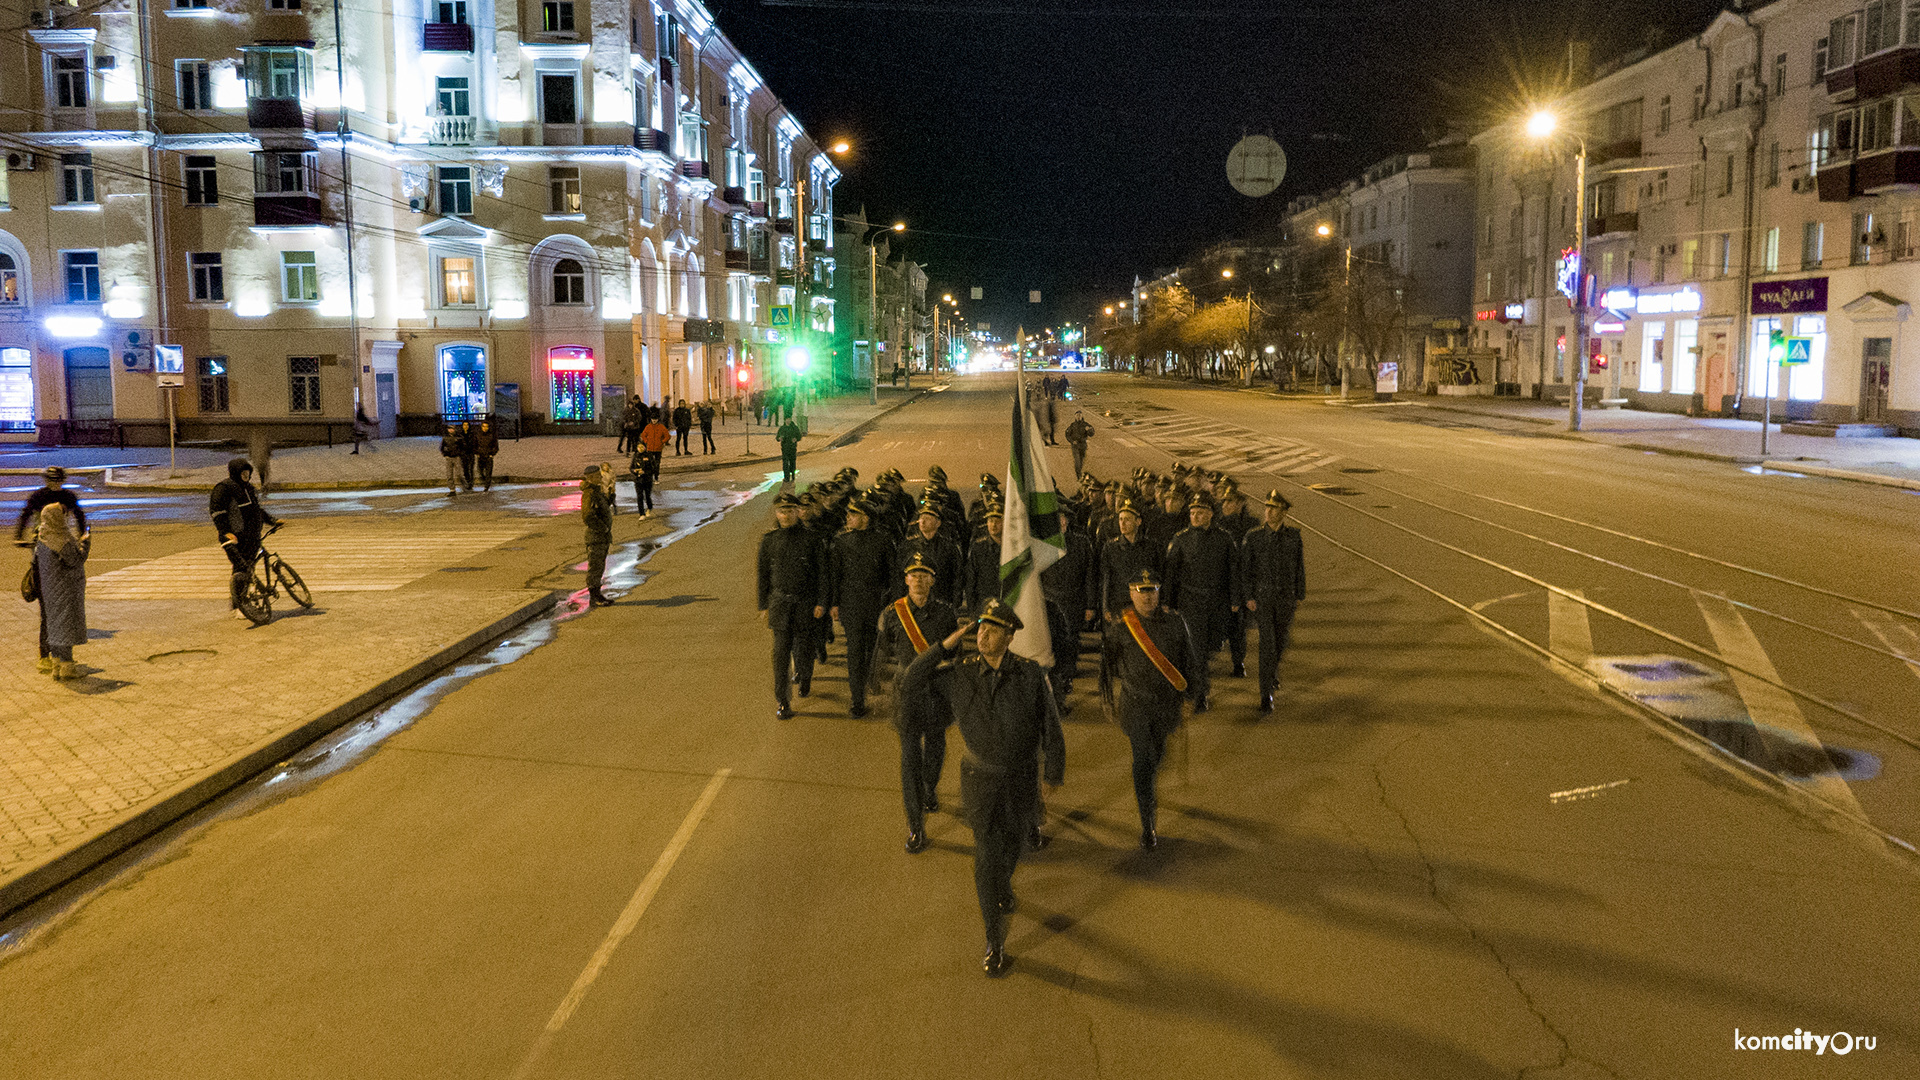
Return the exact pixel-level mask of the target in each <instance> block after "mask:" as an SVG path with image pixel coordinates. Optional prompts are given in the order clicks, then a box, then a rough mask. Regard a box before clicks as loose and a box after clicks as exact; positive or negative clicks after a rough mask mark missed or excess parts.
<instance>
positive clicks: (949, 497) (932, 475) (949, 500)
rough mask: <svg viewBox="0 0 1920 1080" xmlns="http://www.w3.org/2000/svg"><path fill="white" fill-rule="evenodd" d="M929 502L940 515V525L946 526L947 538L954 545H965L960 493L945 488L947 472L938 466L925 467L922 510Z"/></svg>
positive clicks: (921, 499) (962, 507) (965, 520)
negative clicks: (925, 482)
mask: <svg viewBox="0 0 1920 1080" xmlns="http://www.w3.org/2000/svg"><path fill="white" fill-rule="evenodd" d="M929 502H931V503H932V504H933V509H934V511H935V512H936V513H938V514H939V515H940V523H941V524H942V525H944V526H946V529H947V536H948V537H949V538H950V539H952V540H953V542H954V543H955V544H964V543H966V540H964V539H963V537H964V536H965V534H966V528H967V508H966V507H965V506H964V505H962V504H961V502H960V493H959V492H957V491H955V490H953V489H952V488H950V487H948V486H947V470H945V469H943V468H941V467H940V466H938V465H929V466H927V487H926V490H925V491H923V492H922V493H921V495H920V505H921V507H922V508H923V509H924V508H925V506H926V504H927V503H929Z"/></svg>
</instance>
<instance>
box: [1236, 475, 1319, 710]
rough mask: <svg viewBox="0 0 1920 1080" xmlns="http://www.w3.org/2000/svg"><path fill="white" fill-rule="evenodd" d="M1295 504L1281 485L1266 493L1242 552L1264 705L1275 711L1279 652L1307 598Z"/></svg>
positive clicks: (1267, 708) (1245, 587)
mask: <svg viewBox="0 0 1920 1080" xmlns="http://www.w3.org/2000/svg"><path fill="white" fill-rule="evenodd" d="M1292 508H1293V504H1292V503H1290V502H1288V501H1287V497H1286V496H1285V495H1282V494H1280V493H1279V492H1278V491H1271V492H1268V493H1267V502H1266V509H1265V516H1266V521H1265V523H1264V524H1263V525H1261V526H1260V527H1259V528H1257V529H1254V530H1253V531H1252V532H1249V533H1247V539H1246V542H1245V544H1244V545H1243V546H1242V548H1241V552H1240V564H1241V573H1242V579H1243V580H1244V582H1245V584H1244V585H1243V586H1242V590H1243V592H1244V594H1245V596H1246V598H1247V610H1248V611H1250V612H1252V613H1253V623H1254V626H1255V627H1257V628H1258V629H1259V632H1260V711H1261V712H1263V713H1270V712H1272V711H1273V695H1274V692H1275V691H1276V690H1278V689H1279V688H1280V655H1281V654H1282V653H1284V652H1286V651H1287V637H1288V635H1290V634H1291V633H1292V630H1293V612H1294V609H1295V608H1297V607H1299V605H1300V601H1302V600H1305V599H1306V598H1307V564H1306V559H1305V556H1304V549H1303V547H1302V545H1301V541H1300V530H1299V529H1296V528H1294V527H1293V526H1291V525H1288V524H1287V511H1288V510H1290V509H1292Z"/></svg>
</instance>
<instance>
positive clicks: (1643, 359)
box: [1640, 322, 1667, 394]
mask: <svg viewBox="0 0 1920 1080" xmlns="http://www.w3.org/2000/svg"><path fill="white" fill-rule="evenodd" d="M1666 348H1667V324H1666V323H1663V322H1652V323H1648V324H1647V326H1646V330H1645V331H1644V332H1643V333H1642V335H1641V338H1640V390H1641V392H1642V393H1647V394H1657V393H1659V392H1660V391H1662V390H1664V389H1666V386H1665V379H1666V367H1667V353H1666Z"/></svg>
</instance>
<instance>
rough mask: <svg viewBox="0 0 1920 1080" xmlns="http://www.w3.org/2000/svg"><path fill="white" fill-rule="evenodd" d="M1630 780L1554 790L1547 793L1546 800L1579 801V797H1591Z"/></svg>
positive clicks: (1623, 784) (1555, 801)
mask: <svg viewBox="0 0 1920 1080" xmlns="http://www.w3.org/2000/svg"><path fill="white" fill-rule="evenodd" d="M1632 782H1633V781H1632V780H1630V779H1629V780H1615V781H1613V782H1612V783H1610V784H1589V785H1587V786H1586V787H1577V788H1568V789H1567V790H1565V791H1556V792H1553V793H1552V794H1550V795H1548V796H1547V801H1548V802H1550V803H1555V804H1558V803H1570V802H1579V801H1580V800H1581V799H1591V798H1593V797H1595V796H1596V795H1599V794H1600V793H1601V792H1603V791H1612V790H1613V789H1614V788H1617V787H1625V786H1626V785H1627V784H1630V783H1632Z"/></svg>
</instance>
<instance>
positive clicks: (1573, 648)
mask: <svg viewBox="0 0 1920 1080" xmlns="http://www.w3.org/2000/svg"><path fill="white" fill-rule="evenodd" d="M1568 593H1570V594H1571V595H1562V594H1560V593H1557V592H1549V593H1548V594H1547V648H1549V649H1551V650H1553V654H1554V655H1555V656H1558V657H1560V658H1561V659H1562V660H1565V661H1567V662H1568V663H1571V664H1573V665H1574V666H1575V667H1585V666H1586V663H1587V661H1588V660H1590V659H1592V658H1593V617H1592V615H1591V614H1589V613H1588V611H1587V605H1585V604H1583V603H1581V602H1580V601H1581V600H1583V599H1585V598H1586V595H1587V594H1586V593H1584V592H1581V591H1580V590H1579V589H1569V590H1568Z"/></svg>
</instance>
